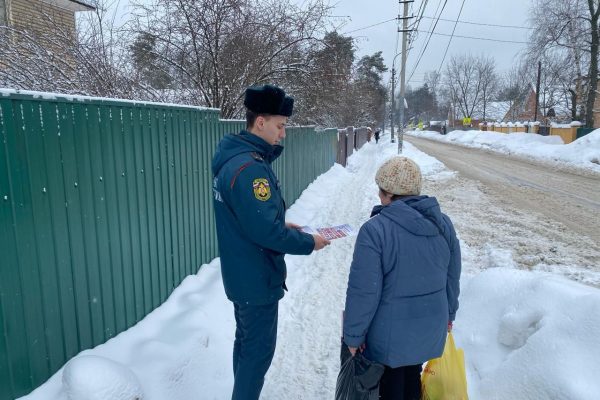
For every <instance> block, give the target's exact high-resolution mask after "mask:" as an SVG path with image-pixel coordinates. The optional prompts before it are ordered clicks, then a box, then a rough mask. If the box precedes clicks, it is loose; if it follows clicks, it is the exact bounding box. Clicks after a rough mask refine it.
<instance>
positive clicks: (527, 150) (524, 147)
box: [407, 129, 600, 172]
mask: <svg viewBox="0 0 600 400" xmlns="http://www.w3.org/2000/svg"><path fill="white" fill-rule="evenodd" d="M407 134H408V135H411V136H423V137H426V138H428V139H433V140H438V141H441V142H452V143H456V144H460V145H462V146H466V147H473V148H484V149H488V150H491V151H495V152H499V153H504V154H515V155H518V156H525V157H533V158H536V159H538V160H541V161H546V162H552V163H555V164H565V165H570V166H576V167H578V168H585V169H588V170H592V171H598V172H600V129H596V130H595V131H593V132H590V133H588V134H587V135H585V136H584V137H582V138H579V139H577V140H575V141H574V142H572V143H569V144H563V141H562V139H561V137H560V136H541V135H537V134H534V133H520V132H516V133H511V134H506V133H499V132H484V131H452V132H449V133H448V134H447V135H440V134H439V133H438V132H434V131H422V132H420V131H410V132H407Z"/></svg>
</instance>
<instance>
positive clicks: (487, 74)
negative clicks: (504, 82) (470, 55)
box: [475, 56, 499, 121]
mask: <svg viewBox="0 0 600 400" xmlns="http://www.w3.org/2000/svg"><path fill="white" fill-rule="evenodd" d="M475 67H476V73H477V79H478V80H479V81H480V82H481V85H480V87H481V107H482V114H483V120H484V121H485V120H486V111H487V105H488V103H489V102H490V101H492V99H493V98H494V97H495V96H496V94H497V91H498V83H499V82H498V74H497V73H496V65H495V63H494V60H493V59H492V58H490V57H485V56H481V57H479V58H477V59H476V62H475Z"/></svg>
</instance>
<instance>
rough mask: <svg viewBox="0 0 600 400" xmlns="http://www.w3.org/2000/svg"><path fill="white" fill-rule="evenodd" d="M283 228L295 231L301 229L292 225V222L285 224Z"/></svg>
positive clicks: (296, 225)
mask: <svg viewBox="0 0 600 400" xmlns="http://www.w3.org/2000/svg"><path fill="white" fill-rule="evenodd" d="M285 227H286V228H289V229H296V230H298V231H299V230H301V229H302V227H301V226H300V225H298V224H295V223H293V222H286V223H285Z"/></svg>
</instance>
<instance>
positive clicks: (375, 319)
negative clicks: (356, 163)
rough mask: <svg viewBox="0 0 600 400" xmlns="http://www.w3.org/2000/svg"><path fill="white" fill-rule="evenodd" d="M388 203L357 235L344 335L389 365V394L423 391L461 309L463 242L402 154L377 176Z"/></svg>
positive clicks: (385, 386)
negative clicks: (425, 373)
mask: <svg viewBox="0 0 600 400" xmlns="http://www.w3.org/2000/svg"><path fill="white" fill-rule="evenodd" d="M375 183H377V186H379V199H380V200H381V205H380V206H376V207H375V208H374V209H373V212H372V214H371V215H372V218H371V219H369V220H368V221H367V222H365V223H364V224H363V226H362V227H361V228H360V231H359V233H358V237H357V238H356V245H355V248H354V256H353V259H352V265H351V268H350V277H349V279H348V290H347V293H346V308H345V316H344V342H345V343H346V345H347V346H348V349H349V350H350V353H351V354H352V355H354V354H356V351H360V350H359V349H364V350H363V355H364V356H365V358H367V359H368V360H370V361H374V362H377V363H380V364H383V365H385V372H384V373H383V376H382V378H381V382H380V391H379V393H380V399H382V400H417V399H420V398H421V379H420V375H421V365H422V364H423V363H424V362H426V361H428V360H430V359H432V358H437V357H440V356H441V355H442V352H443V350H444V344H445V342H446V336H447V332H448V331H450V329H452V321H454V317H455V315H456V311H457V310H458V294H459V288H460V286H459V280H460V271H461V256H460V245H459V242H458V239H457V237H456V233H455V231H454V227H453V226H452V222H451V221H450V218H448V216H447V215H445V214H443V213H442V212H441V211H440V205H439V204H438V202H437V200H436V199H435V198H434V197H428V196H423V195H421V171H420V169H419V166H418V165H417V164H416V163H415V162H414V161H412V160H411V159H409V158H406V157H400V156H396V157H394V158H391V159H390V160H388V161H386V162H385V163H383V165H382V166H381V167H380V168H379V170H378V171H377V174H376V175H375Z"/></svg>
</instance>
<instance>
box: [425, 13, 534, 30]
mask: <svg viewBox="0 0 600 400" xmlns="http://www.w3.org/2000/svg"><path fill="white" fill-rule="evenodd" d="M434 15H435V14H434ZM423 18H425V19H431V20H433V19H435V17H428V16H424V17H423ZM440 21H446V22H457V21H455V20H453V19H444V18H440ZM458 23H459V24H468V25H478V26H493V27H496V28H511V29H529V30H532V29H533V28H531V27H528V26H517V25H498V24H483V23H481V22H471V21H460V20H459V21H458Z"/></svg>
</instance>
